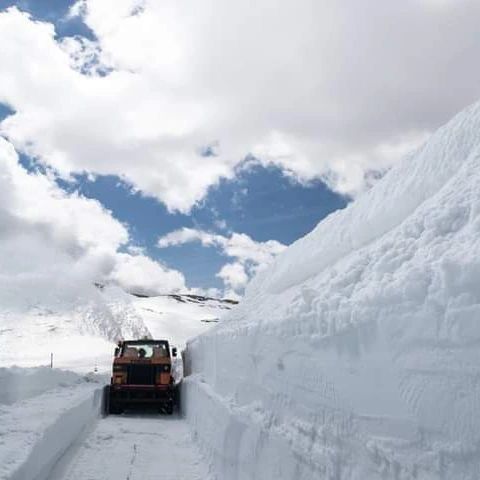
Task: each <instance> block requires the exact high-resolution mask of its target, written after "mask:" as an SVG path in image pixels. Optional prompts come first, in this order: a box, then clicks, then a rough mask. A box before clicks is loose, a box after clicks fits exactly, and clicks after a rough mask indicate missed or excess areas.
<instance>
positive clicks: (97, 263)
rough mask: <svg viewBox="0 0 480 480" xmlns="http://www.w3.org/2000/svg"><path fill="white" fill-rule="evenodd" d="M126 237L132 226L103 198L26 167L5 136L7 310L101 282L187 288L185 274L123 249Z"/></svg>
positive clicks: (0, 260) (0, 150)
mask: <svg viewBox="0 0 480 480" xmlns="http://www.w3.org/2000/svg"><path fill="white" fill-rule="evenodd" d="M128 241H129V235H128V231H127V228H126V227H125V226H124V225H122V224H121V223H120V222H119V221H117V220H116V219H115V218H113V217H112V215H111V213H110V212H109V211H107V210H105V208H103V207H102V206H101V204H100V203H99V202H97V201H95V200H91V199H87V198H84V197H82V196H80V195H78V194H76V193H72V194H67V193H66V192H65V191H63V190H62V189H60V188H59V187H58V186H57V185H56V184H55V181H54V180H53V179H52V178H50V177H49V176H48V175H44V174H41V173H29V172H27V171H26V170H25V169H24V168H23V167H22V166H21V165H20V163H19V161H18V156H17V153H16V152H15V150H14V148H13V146H12V145H11V144H9V143H8V142H7V141H6V140H4V139H3V138H1V137H0V304H1V305H2V306H3V307H5V306H27V307H28V306H32V305H34V304H36V303H47V304H48V303H55V304H57V303H58V302H60V303H62V302H65V301H67V300H68V301H69V302H72V301H73V302H75V301H77V300H79V299H81V298H90V297H91V296H92V295H94V293H93V292H94V287H93V283H94V282H95V281H115V282H116V283H118V284H119V285H121V286H123V287H124V288H130V287H135V288H137V289H141V288H144V289H149V291H154V289H155V287H158V288H159V291H162V292H164V291H168V290H169V289H172V290H179V289H185V283H184V278H183V275H181V274H180V273H179V272H176V271H174V270H168V269H167V268H165V267H164V266H162V265H160V264H159V263H156V262H154V261H153V260H151V259H149V258H147V257H145V256H144V255H141V254H138V251H137V252H135V253H134V255H130V254H123V253H119V252H118V249H119V248H120V247H122V246H123V245H126V244H127V242H128ZM142 269H143V271H142ZM160 287H161V288H160Z"/></svg>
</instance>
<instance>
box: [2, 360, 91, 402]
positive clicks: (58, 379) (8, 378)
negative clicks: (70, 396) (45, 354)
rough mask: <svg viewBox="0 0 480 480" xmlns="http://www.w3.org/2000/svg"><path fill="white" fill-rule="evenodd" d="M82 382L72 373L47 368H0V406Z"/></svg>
mask: <svg viewBox="0 0 480 480" xmlns="http://www.w3.org/2000/svg"><path fill="white" fill-rule="evenodd" d="M82 381H83V379H82V378H81V377H79V376H78V375H77V374H75V373H73V372H69V371H65V370H57V369H52V368H47V367H39V368H18V367H13V368H0V385H1V389H0V404H7V405H8V404H12V403H15V402H18V401H19V400H25V399H27V398H30V397H34V396H36V395H39V394H41V393H43V392H45V391H47V390H52V389H53V388H58V387H66V386H72V385H76V384H78V383H80V382H82Z"/></svg>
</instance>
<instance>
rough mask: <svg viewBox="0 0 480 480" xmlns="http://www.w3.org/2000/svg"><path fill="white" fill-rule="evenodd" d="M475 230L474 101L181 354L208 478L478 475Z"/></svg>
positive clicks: (478, 181)
mask: <svg viewBox="0 0 480 480" xmlns="http://www.w3.org/2000/svg"><path fill="white" fill-rule="evenodd" d="M479 233H480V104H476V105H473V106H472V107H469V108H468V109H466V110H465V111H464V112H462V113H460V114H459V115H457V116H456V117H455V118H454V119H453V120H452V121H451V122H449V123H448V124H447V125H446V126H444V127H442V128H441V129H440V130H439V131H438V132H437V133H436V134H435V135H433V136H432V138H431V139H430V141H429V142H428V143H427V144H426V145H424V146H423V147H422V148H421V149H419V150H418V151H417V152H414V153H413V154H411V155H410V156H408V157H407V158H406V159H405V161H403V162H402V163H401V164H399V165H398V166H396V167H395V168H394V169H392V171H390V172H389V173H388V174H387V175H386V176H385V177H384V178H383V179H382V180H381V181H380V182H379V183H378V185H376V186H375V187H374V188H373V189H372V190H371V191H370V192H368V193H367V194H365V195H364V196H362V197H361V198H359V199H358V200H357V201H356V202H355V203H353V204H352V205H350V206H349V207H347V208H346V209H345V210H343V211H341V212H337V213H335V214H333V215H331V216H330V217H328V218H327V219H326V220H324V221H323V222H321V223H320V224H319V225H318V226H317V228H316V229H315V230H314V231H313V232H312V233H310V234H309V235H307V236H306V237H305V238H303V239H301V240H299V241H298V242H296V243H295V244H294V245H293V246H292V247H290V248H289V249H287V250H286V251H285V252H284V253H283V254H282V255H280V257H279V258H278V259H277V260H276V262H275V263H274V264H273V265H272V266H271V267H270V268H269V269H267V270H266V271H265V272H262V273H261V274H260V275H259V276H258V277H257V278H256V279H255V280H254V281H253V282H252V283H251V285H250V286H249V287H248V289H247V294H246V296H245V298H244V300H243V302H242V303H241V304H240V306H239V307H238V308H237V309H235V310H233V311H232V312H231V313H230V314H229V315H227V316H226V318H225V319H224V321H223V322H222V324H220V325H219V326H218V327H217V328H214V329H213V330H211V331H210V332H207V333H206V334H204V335H202V336H200V337H198V338H197V339H195V340H193V341H192V342H190V343H189V344H188V351H187V356H188V360H189V364H190V365H191V367H192V370H193V372H192V373H193V375H192V376H191V377H190V378H189V379H188V380H187V382H185V390H186V396H185V402H186V411H187V417H188V418H189V421H190V422H191V424H192V425H193V428H194V429H195V431H196V432H197V434H198V436H199V438H200V440H201V441H202V442H203V444H204V445H205V451H206V453H207V454H208V455H209V456H210V458H211V460H212V462H213V464H214V465H215V467H216V468H217V471H218V474H219V477H220V478H237V479H238V480H243V479H252V478H277V479H290V478H296V479H300V480H302V479H305V480H307V479H311V478H334V479H336V480H350V479H358V480H364V479H366V478H368V479H369V480H375V479H390V478H392V479H417V478H421V479H422V480H424V479H425V480H430V479H432V480H433V479H450V478H455V479H456V480H467V479H468V480H474V479H477V478H479V476H480V447H479V445H480V416H479V415H478V411H480V381H479V379H480V366H479V363H478V358H480V357H479V356H480V323H479V321H478V319H479V318H480V290H479V289H478V282H479V280H480V235H479ZM199 399H200V400H199ZM212 419H214V420H215V422H217V424H216V426H215V425H214V423H212V422H213V420H212ZM232 438H233V439H234V440H232ZM229 439H230V440H229ZM228 441H234V442H235V448H233V449H231V450H228V449H227V452H224V451H223V450H222V449H221V448H220V446H221V445H222V444H223V443H226V442H228ZM234 451H237V452H238V454H234V453H233V452H234ZM228 452H230V453H228ZM265 458H270V462H266V461H265Z"/></svg>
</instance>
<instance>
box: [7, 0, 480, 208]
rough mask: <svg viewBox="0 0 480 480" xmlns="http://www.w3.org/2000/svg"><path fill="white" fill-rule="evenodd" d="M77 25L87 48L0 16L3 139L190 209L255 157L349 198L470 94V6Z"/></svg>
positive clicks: (473, 51)
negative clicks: (86, 36)
mask: <svg viewBox="0 0 480 480" xmlns="http://www.w3.org/2000/svg"><path fill="white" fill-rule="evenodd" d="M72 13H73V14H81V15H84V18H85V21H86V22H87V24H88V25H89V26H90V28H91V29H92V30H93V31H94V33H95V34H96V36H97V37H98V43H97V44H92V43H91V42H85V41H82V42H80V41H79V40H72V39H70V40H63V41H58V40H56V39H55V38H54V32H53V28H52V27H51V26H49V25H48V24H45V23H38V22H34V21H32V20H31V19H29V18H28V17H27V16H26V15H24V14H21V13H19V12H18V11H17V10H16V9H10V10H8V11H7V12H4V13H2V14H0V32H1V34H0V41H1V44H2V48H1V49H0V62H1V64H2V69H1V71H0V101H3V102H6V103H8V104H9V105H10V106H11V107H12V108H14V109H15V110H16V112H17V113H16V115H14V116H13V117H10V118H9V119H7V120H6V121H4V122H3V124H2V127H1V130H2V131H3V133H4V134H5V135H7V136H8V137H9V138H10V139H11V141H12V142H13V143H14V144H15V145H16V147H17V148H21V149H23V150H25V151H27V152H29V153H31V154H34V155H37V156H39V157H40V158H41V160H42V161H43V162H45V163H48V164H49V165H51V166H53V167H54V168H56V169H58V170H59V171H60V172H62V173H63V174H64V175H68V174H70V173H72V172H83V171H86V172H93V173H97V174H116V175H120V176H121V177H123V178H124V179H126V180H127V181H129V182H131V183H132V184H133V185H134V186H135V188H138V189H139V190H141V191H142V192H143V193H145V194H148V195H152V196H155V197H156V198H158V199H160V200H161V201H162V202H164V203H165V204H166V205H167V206H168V207H169V208H170V209H179V210H182V211H184V212H185V211H188V210H189V208H190V207H191V206H192V204H194V203H195V202H196V201H198V200H199V199H201V198H202V197H203V196H204V195H205V193H206V191H207V189H208V187H209V186H210V185H212V184H214V183H215V182H217V181H218V179H219V177H221V176H231V175H233V167H234V166H235V164H237V163H238V162H239V161H241V160H242V159H243V158H244V157H245V155H246V154H248V153H250V152H254V153H255V154H256V155H258V156H259V157H261V158H260V159H261V161H262V162H264V163H269V162H270V163H272V162H273V163H275V164H278V165H280V166H281V167H282V168H284V169H285V170H286V171H287V172H289V173H290V174H291V175H292V176H294V177H297V178H299V179H300V180H302V181H303V180H309V179H311V178H312V177H315V176H325V178H326V179H327V180H328V181H329V183H330V184H331V185H332V187H333V188H336V189H337V190H339V191H342V192H357V191H359V190H361V189H362V188H363V187H364V185H365V183H366V181H367V180H366V179H365V174H366V173H368V172H370V171H371V170H372V169H373V170H375V169H380V170H381V169H384V168H388V166H390V165H391V164H392V163H394V162H395V161H396V160H397V159H398V158H399V157H400V156H401V155H402V154H403V153H404V152H405V151H406V150H408V149H410V148H412V147H414V146H416V145H418V144H419V143H420V142H421V141H422V140H423V139H424V138H425V136H426V135H427V134H428V132H430V131H431V130H432V129H434V128H436V127H437V126H438V125H439V124H440V123H442V122H444V121H445V120H447V119H448V118H449V117H450V116H451V115H452V114H453V113H454V112H455V111H457V110H459V109H460V108H461V107H463V106H465V105H466V104H468V103H470V102H472V101H474V100H476V99H477V97H478V96H480V84H479V83H478V81H477V78H478V76H479V74H480V66H479V64H478V62H477V61H476V59H477V57H478V51H479V46H480V39H479V37H478V27H477V21H476V19H477V18H479V16H480V4H479V3H478V2H472V1H469V0H458V1H455V2H453V1H440V0H438V1H433V0H408V1H404V2H385V1H384V0H372V1H370V2H368V5H365V4H363V3H361V2H357V1H354V0H347V1H344V2H338V1H336V0H327V1H325V2H318V1H317V0H300V1H293V0H285V1H282V2H280V3H279V2H278V1H277V0H263V1H262V2H257V3H256V4H255V6H254V7H252V6H251V4H250V3H248V2H237V1H233V0H203V1H193V0H186V1H182V2H178V1H175V0H165V1H162V2H158V1H157V0H145V1H139V0H82V1H81V2H79V3H78V4H77V6H76V7H75V8H74V11H73V12H72ZM95 58H100V59H101V61H102V63H103V66H104V67H106V68H109V69H112V73H111V74H110V75H107V76H104V77H100V76H98V75H97V72H98V68H96V67H95V66H92V61H94V59H95ZM79 70H82V71H88V72H89V73H88V74H82V73H80V71H79ZM438 78H441V79H442V81H441V82H439V81H438ZM206 145H215V148H214V150H215V155H211V156H205V157H202V156H199V154H198V152H199V151H200V150H201V149H202V148H204V147H205V146H206Z"/></svg>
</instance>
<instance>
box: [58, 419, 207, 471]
mask: <svg viewBox="0 0 480 480" xmlns="http://www.w3.org/2000/svg"><path fill="white" fill-rule="evenodd" d="M52 478H54V479H55V480H57V479H59V480H60V479H61V480H114V479H122V478H123V479H125V480H140V479H141V480H154V479H158V478H162V480H208V479H211V478H212V476H211V475H210V473H209V468H208V467H207V465H206V464H205V462H204V461H203V459H202V457H201V456H200V454H199V452H198V450H197V446H196V445H195V443H194V442H193V440H192V438H191V435H190V430H189V428H188V425H187V424H186V422H185V421H183V420H182V419H181V418H180V417H178V416H172V417H165V416H159V415H120V416H110V417H107V418H105V419H103V420H100V421H99V422H98V424H97V426H96V427H95V429H94V430H93V431H92V432H91V434H90V435H89V436H88V437H87V438H86V439H85V440H84V441H83V443H82V444H81V445H80V446H79V447H78V450H77V452H76V455H75V456H74V457H73V458H72V459H71V460H70V462H68V464H67V465H63V466H62V467H61V471H55V472H54V475H53V476H52Z"/></svg>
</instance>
